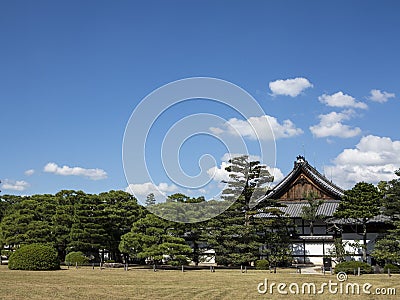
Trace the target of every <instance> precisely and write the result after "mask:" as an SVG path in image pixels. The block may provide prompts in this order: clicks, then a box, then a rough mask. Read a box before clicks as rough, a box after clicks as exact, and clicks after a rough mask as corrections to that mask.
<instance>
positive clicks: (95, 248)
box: [68, 192, 107, 261]
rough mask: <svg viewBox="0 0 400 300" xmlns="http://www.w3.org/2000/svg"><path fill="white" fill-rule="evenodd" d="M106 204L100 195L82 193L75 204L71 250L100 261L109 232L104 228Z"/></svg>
mask: <svg viewBox="0 0 400 300" xmlns="http://www.w3.org/2000/svg"><path fill="white" fill-rule="evenodd" d="M104 206H105V204H104V202H102V200H101V198H100V197H99V196H98V195H90V194H85V193H83V192H80V195H79V198H78V199H77V202H76V203H74V215H73V223H72V227H71V232H70V242H69V245H68V247H69V249H70V250H71V251H82V252H84V253H86V254H87V255H88V256H92V257H93V258H94V259H95V260H97V261H99V260H100V257H99V250H100V249H104V248H105V246H106V239H107V232H106V230H105V228H104V225H105V224H106V217H105V211H104Z"/></svg>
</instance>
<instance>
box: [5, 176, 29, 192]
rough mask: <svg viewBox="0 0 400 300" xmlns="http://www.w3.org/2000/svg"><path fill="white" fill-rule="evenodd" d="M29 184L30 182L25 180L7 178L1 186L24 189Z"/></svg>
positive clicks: (6, 188) (18, 189) (8, 188)
mask: <svg viewBox="0 0 400 300" xmlns="http://www.w3.org/2000/svg"><path fill="white" fill-rule="evenodd" d="M29 186H30V184H29V183H28V182H26V181H24V180H17V181H13V180H8V179H5V180H4V182H3V184H2V185H1V188H2V189H5V190H13V191H24V190H26V189H27V188H28V187H29Z"/></svg>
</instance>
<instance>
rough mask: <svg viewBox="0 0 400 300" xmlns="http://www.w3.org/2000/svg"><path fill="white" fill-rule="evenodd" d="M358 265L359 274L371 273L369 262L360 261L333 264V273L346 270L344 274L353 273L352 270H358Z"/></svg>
mask: <svg viewBox="0 0 400 300" xmlns="http://www.w3.org/2000/svg"><path fill="white" fill-rule="evenodd" d="M359 267H360V273H361V274H371V273H372V272H373V271H372V267H371V265H370V264H367V263H365V262H362V261H345V262H342V263H339V264H337V265H336V266H335V273H336V274H337V273H339V272H346V274H354V270H356V272H358V268H359Z"/></svg>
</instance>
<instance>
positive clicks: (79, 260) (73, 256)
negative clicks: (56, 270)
mask: <svg viewBox="0 0 400 300" xmlns="http://www.w3.org/2000/svg"><path fill="white" fill-rule="evenodd" d="M88 263H89V258H87V257H86V256H85V254H83V253H82V252H81V251H76V252H70V253H68V254H67V255H66V256H65V264H67V265H73V266H75V265H78V266H82V265H86V264H88Z"/></svg>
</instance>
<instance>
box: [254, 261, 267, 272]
mask: <svg viewBox="0 0 400 300" xmlns="http://www.w3.org/2000/svg"><path fill="white" fill-rule="evenodd" d="M255 266H256V269H257V270H268V269H269V262H268V260H265V259H260V260H257V261H256V263H255Z"/></svg>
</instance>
